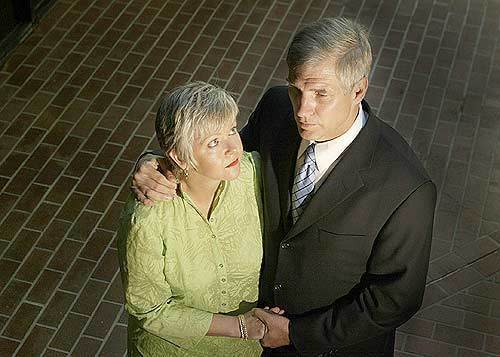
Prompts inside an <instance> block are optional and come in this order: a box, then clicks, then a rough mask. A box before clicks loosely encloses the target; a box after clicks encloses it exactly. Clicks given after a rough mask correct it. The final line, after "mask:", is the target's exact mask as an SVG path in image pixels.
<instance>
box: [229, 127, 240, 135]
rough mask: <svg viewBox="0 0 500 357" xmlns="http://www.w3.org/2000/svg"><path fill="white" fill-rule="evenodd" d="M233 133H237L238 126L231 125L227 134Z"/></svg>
mask: <svg viewBox="0 0 500 357" xmlns="http://www.w3.org/2000/svg"><path fill="white" fill-rule="evenodd" d="M234 134H238V128H237V127H235V126H233V127H232V128H231V131H230V132H229V135H234Z"/></svg>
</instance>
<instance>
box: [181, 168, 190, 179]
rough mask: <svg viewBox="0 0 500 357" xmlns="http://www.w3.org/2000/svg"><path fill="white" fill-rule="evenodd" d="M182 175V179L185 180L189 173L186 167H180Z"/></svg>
mask: <svg viewBox="0 0 500 357" xmlns="http://www.w3.org/2000/svg"><path fill="white" fill-rule="evenodd" d="M182 175H183V176H184V180H187V179H188V177H189V173H188V170H187V169H182Z"/></svg>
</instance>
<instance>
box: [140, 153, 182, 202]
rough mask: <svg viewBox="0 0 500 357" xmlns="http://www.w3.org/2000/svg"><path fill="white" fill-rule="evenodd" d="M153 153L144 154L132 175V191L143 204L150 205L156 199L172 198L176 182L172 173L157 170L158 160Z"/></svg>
mask: <svg viewBox="0 0 500 357" xmlns="http://www.w3.org/2000/svg"><path fill="white" fill-rule="evenodd" d="M158 160H161V159H156V156H154V155H148V154H146V155H144V156H143V157H142V158H141V159H140V160H139V162H138V163H137V166H136V171H135V172H134V176H133V177H132V187H131V189H132V192H133V193H134V195H135V197H136V198H137V199H138V200H139V201H141V202H142V203H143V204H145V205H152V204H153V203H154V201H156V200H171V199H172V198H174V197H175V196H176V195H175V191H176V189H177V183H176V180H175V177H174V175H173V174H172V173H171V172H170V171H168V172H166V173H165V175H166V176H165V175H164V174H162V173H161V172H160V171H158V166H159V162H158Z"/></svg>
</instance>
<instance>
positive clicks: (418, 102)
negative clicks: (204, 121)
mask: <svg viewBox="0 0 500 357" xmlns="http://www.w3.org/2000/svg"><path fill="white" fill-rule="evenodd" d="M335 15H346V16H350V17H356V18H358V19H359V20H360V21H361V22H363V23H364V24H365V25H366V26H367V27H368V28H369V29H370V32H371V36H372V42H373V50H374V55H375V61H374V71H373V74H372V75H371V86H370V89H369V92H368V100H369V102H370V103H371V105H372V106H373V107H374V108H375V110H376V111H378V112H379V114H380V115H381V116H382V118H383V119H384V120H387V121H388V122H389V123H391V124H392V125H393V126H395V127H396V128H397V129H398V130H399V131H400V132H401V133H402V134H403V135H404V137H405V138H406V139H407V140H408V141H409V142H410V143H411V145H412V146H413V148H414V149H415V150H416V152H417V153H418V155H419V156H420V157H421V159H422V160H423V161H424V162H425V164H426V167H427V168H428V170H429V171H430V173H431V175H432V177H433V178H434V180H435V181H436V183H437V184H438V186H439V199H438V207H437V216H436V224H435V231H434V239H433V247H432V260H431V265H430V270H429V274H428V287H427V290H426V294H425V301H424V307H423V309H422V310H421V311H420V312H419V313H418V314H417V316H416V317H414V318H412V319H411V320H410V321H409V322H408V323H406V324H404V325H403V326H401V328H399V330H398V334H397V350H398V352H397V355H398V356H423V355H427V356H439V357H442V356H460V357H465V356H478V357H479V356H493V355H500V337H499V331H500V284H499V280H500V275H499V272H498V271H499V266H500V258H499V253H498V246H499V243H500V233H499V232H500V231H499V226H500V141H499V134H500V133H499V131H500V29H499V21H500V20H499V19H500V1H499V0H440V1H433V0H418V1H413V0H384V1H372V0H365V1H362V0H351V1H326V0H307V1H306V0H260V1H253V0H252V1H251V0H224V1H220V0H189V1H176V0H168V1H167V0H142V1H138V0H130V1H123V0H122V1H119V0H114V1H110V0H78V1H77V0H75V1H70V0H58V1H56V3H55V5H54V6H53V7H52V8H51V9H50V11H49V12H48V13H47V15H46V16H45V17H44V18H42V19H41V21H40V23H39V24H38V26H37V27H36V28H35V29H34V31H33V32H32V33H31V34H30V35H29V36H28V37H27V38H26V40H25V41H24V42H23V43H21V44H19V45H18V46H17V47H16V49H15V50H14V51H13V52H12V53H11V54H10V55H9V57H8V59H7V61H6V63H5V65H4V66H3V68H2V69H1V70H0V135H1V136H0V189H1V191H0V192H1V193H0V272H1V273H0V355H1V356H9V355H19V356H30V355H44V356H64V355H73V356H78V355H83V356H90V355H97V354H99V355H104V356H114V355H120V356H121V355H123V354H124V353H125V348H126V347H125V337H126V316H125V314H124V312H123V306H122V296H121V286H120V281H119V278H118V266H117V260H116V256H115V255H116V249H115V246H114V241H113V238H114V233H115V229H116V226H117V222H118V215H119V212H120V208H121V205H122V203H123V201H124V199H125V197H126V195H127V191H128V183H127V179H128V177H129V175H130V172H131V169H132V165H133V161H134V159H135V158H136V157H137V156H138V154H139V153H140V152H141V151H143V150H144V149H145V148H147V147H153V146H155V143H154V140H153V139H152V138H153V122H154V119H153V118H154V114H155V111H156V107H157V102H158V100H159V98H160V96H161V95H162V93H164V91H166V90H168V89H170V88H172V87H173V86H175V85H177V84H179V83H182V82H185V81H187V80H195V79H198V80H209V81H211V82H214V83H217V84H219V85H222V86H224V87H225V88H227V89H228V90H229V91H231V92H232V93H233V94H234V96H235V97H236V98H238V103H239V105H240V108H241V115H240V117H239V123H240V125H241V124H243V123H244V121H245V119H246V118H247V116H248V114H249V113H250V112H251V110H252V108H253V107H254V105H255V103H256V102H257V100H258V99H259V97H260V96H261V95H262V94H263V92H264V90H265V89H266V88H268V87H269V86H271V85H274V84H283V83H284V78H285V76H286V65H285V64H284V61H283V57H284V54H285V49H286V47H287V44H288V41H289V40H290V37H291V35H292V34H293V32H294V31H295V30H296V29H297V28H298V26H299V25H300V24H301V23H304V22H310V21H312V20H315V19H317V18H319V17H322V16H335Z"/></svg>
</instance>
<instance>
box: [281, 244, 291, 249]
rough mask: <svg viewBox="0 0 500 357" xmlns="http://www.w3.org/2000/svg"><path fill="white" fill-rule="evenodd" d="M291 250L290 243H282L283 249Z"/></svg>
mask: <svg viewBox="0 0 500 357" xmlns="http://www.w3.org/2000/svg"><path fill="white" fill-rule="evenodd" d="M288 248H290V243H281V249H288Z"/></svg>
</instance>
